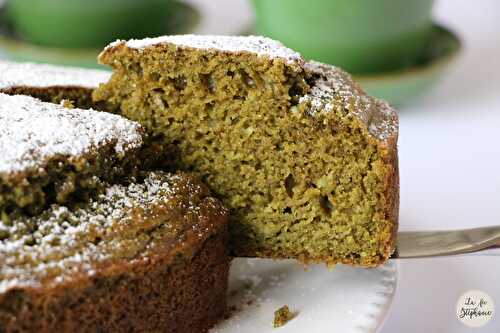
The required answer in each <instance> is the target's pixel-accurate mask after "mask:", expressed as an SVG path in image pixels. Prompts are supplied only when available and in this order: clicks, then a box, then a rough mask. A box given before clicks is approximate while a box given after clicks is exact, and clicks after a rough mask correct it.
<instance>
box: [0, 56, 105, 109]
mask: <svg viewBox="0 0 500 333" xmlns="http://www.w3.org/2000/svg"><path fill="white" fill-rule="evenodd" d="M0 73H2V75H1V76H0V92H3V93H5V94H9V95H30V96H33V97H36V98H38V99H41V100H42V101H44V102H52V103H56V104H59V103H60V102H61V101H62V100H70V101H72V102H73V103H74V104H75V106H77V107H80V108H83V109H87V108H90V107H92V106H94V107H95V105H93V103H92V97H91V93H92V90H93V89H95V88H96V87H98V86H99V84H100V83H103V82H106V81H108V79H109V76H110V73H109V72H107V71H102V70H93V69H83V68H75V67H62V66H54V65H48V64H34V63H17V62H11V61H3V60H2V61H0Z"/></svg>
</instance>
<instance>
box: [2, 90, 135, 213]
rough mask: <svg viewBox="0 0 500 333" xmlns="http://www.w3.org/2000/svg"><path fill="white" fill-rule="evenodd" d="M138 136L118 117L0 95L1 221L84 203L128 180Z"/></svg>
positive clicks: (31, 99) (133, 171) (132, 128)
mask: <svg viewBox="0 0 500 333" xmlns="http://www.w3.org/2000/svg"><path fill="white" fill-rule="evenodd" d="M142 134H143V130H142V128H141V126H140V125H139V124H137V123H135V122H132V121H129V120H127V119H124V118H123V117H120V116H118V115H113V114H109V113H103V112H97V111H92V110H80V109H68V108H65V107H63V106H60V105H57V104H53V103H44V102H41V101H40V100H38V99H35V98H32V97H28V96H9V95H5V94H1V93H0V152H1V156H0V218H1V219H3V220H8V219H9V216H10V215H11V214H12V213H15V212H22V213H26V214H31V215H33V214H37V213H39V212H40V211H42V210H43V209H45V208H47V207H48V206H49V205H50V204H52V203H64V204H67V205H71V203H72V202H73V201H75V202H76V201H84V200H87V199H88V197H89V196H90V195H92V194H94V193H98V192H99V190H100V187H101V183H102V182H112V183H116V182H119V181H120V179H121V178H123V177H125V176H127V177H128V176H133V175H134V173H135V172H136V171H137V165H138V164H139V162H140V161H139V159H138V151H139V149H140V147H141V145H142V144H143V140H142Z"/></svg>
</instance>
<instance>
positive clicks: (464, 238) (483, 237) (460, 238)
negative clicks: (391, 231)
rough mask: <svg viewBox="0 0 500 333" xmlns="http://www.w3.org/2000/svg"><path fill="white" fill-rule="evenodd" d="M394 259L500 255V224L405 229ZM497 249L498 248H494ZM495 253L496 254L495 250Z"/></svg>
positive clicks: (398, 242) (398, 237)
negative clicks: (461, 228) (424, 229)
mask: <svg viewBox="0 0 500 333" xmlns="http://www.w3.org/2000/svg"><path fill="white" fill-rule="evenodd" d="M396 243H397V245H396V251H395V252H394V254H393V256H392V257H391V258H425V257H440V256H449V255H464V254H476V253H477V254H484V255H500V250H498V249H500V226H492V227H483V228H475V229H464V230H450V231H402V232H399V233H398V236H397V242H396ZM494 249H497V250H496V251H491V250H494ZM495 252H496V253H495Z"/></svg>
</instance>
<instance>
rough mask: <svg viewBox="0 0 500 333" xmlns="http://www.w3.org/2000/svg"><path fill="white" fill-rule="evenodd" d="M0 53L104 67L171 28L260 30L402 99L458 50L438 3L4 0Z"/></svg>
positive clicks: (387, 96)
mask: <svg viewBox="0 0 500 333" xmlns="http://www.w3.org/2000/svg"><path fill="white" fill-rule="evenodd" d="M0 2H3V4H2V5H1V6H2V7H1V8H2V10H1V11H0V50H1V52H2V54H3V56H5V57H9V58H11V59H14V60H26V61H36V62H50V63H56V64H64V65H75V66H84V67H96V66H98V65H97V64H96V60H95V59H96V56H97V54H98V53H99V51H100V50H101V49H102V48H103V47H104V46H105V45H107V44H108V43H109V42H112V41H114V40H116V39H130V38H144V37H149V36H158V35H163V34H180V33H196V34H226V35H234V34H238V35H245V34H259V35H265V36H269V37H271V38H274V39H278V40H280V41H282V42H283V43H284V44H285V45H287V46H289V47H291V48H293V49H295V50H298V51H299V52H301V53H302V54H303V56H304V57H305V58H307V59H315V60H318V61H321V62H325V63H330V64H335V65H338V66H341V67H343V68H344V69H346V70H348V71H349V72H351V73H353V74H355V75H356V77H357V79H358V81H359V82H360V83H361V84H362V85H363V87H364V88H365V89H366V90H367V91H368V92H369V93H371V94H373V95H377V96H380V97H383V98H385V99H387V100H389V101H390V102H392V103H393V104H398V105H399V104H402V103H404V102H405V101H407V100H408V99H411V98H413V97H414V96H416V95H419V94H421V93H422V92H423V91H425V90H427V88H428V87H429V86H430V84H431V83H433V82H434V81H435V80H436V78H437V77H438V76H439V75H440V74H441V73H442V72H443V71H444V70H445V69H446V68H447V67H448V66H449V65H450V63H451V62H452V60H453V59H454V58H455V57H456V55H457V54H458V53H459V51H460V48H461V44H460V40H459V37H458V36H457V35H456V34H454V33H453V32H452V31H451V30H449V29H448V28H447V27H444V26H443V25H441V24H440V23H439V22H436V21H433V20H432V9H433V6H434V3H435V1H434V0H405V1H400V0H377V1H372V0H356V1H349V0H314V1H302V0H273V1H268V0H236V1H224V0H222V1H204V0H189V1H182V0H141V1H137V0H85V1H82V0H71V1H68V0H7V1H5V0H0Z"/></svg>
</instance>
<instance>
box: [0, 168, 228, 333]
mask: <svg viewBox="0 0 500 333" xmlns="http://www.w3.org/2000/svg"><path fill="white" fill-rule="evenodd" d="M227 238H228V234H227V212H226V210H225V209H224V208H223V207H222V206H221V204H220V203H219V202H218V201H217V200H216V199H214V198H212V197H210V194H209V191H208V189H207V188H206V187H205V186H204V185H202V184H201V183H200V182H199V181H197V180H196V179H194V178H193V177H191V176H188V175H185V174H182V173H178V174H174V175H172V174H166V173H161V172H155V173H149V174H145V175H144V176H142V175H141V178H140V179H138V180H137V183H132V184H129V185H110V186H108V187H107V189H106V191H105V192H104V193H102V194H101V195H99V196H98V197H97V198H96V199H95V200H92V201H90V202H88V203H87V204H85V205H83V206H80V207H76V208H73V209H71V208H68V207H66V206H62V205H53V206H52V207H50V208H49V209H48V210H46V211H44V212H43V213H42V214H40V215H38V216H36V217H20V218H18V219H16V220H12V221H8V222H5V221H4V222H0V331H1V332H77V331H78V332H205V331H206V330H208V328H210V327H211V326H213V325H214V324H215V323H216V321H217V320H218V319H219V318H221V317H222V316H223V315H224V312H225V302H226V300H225V297H226V289H227V278H228V268H229V257H228V253H227V252H228V250H227Z"/></svg>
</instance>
